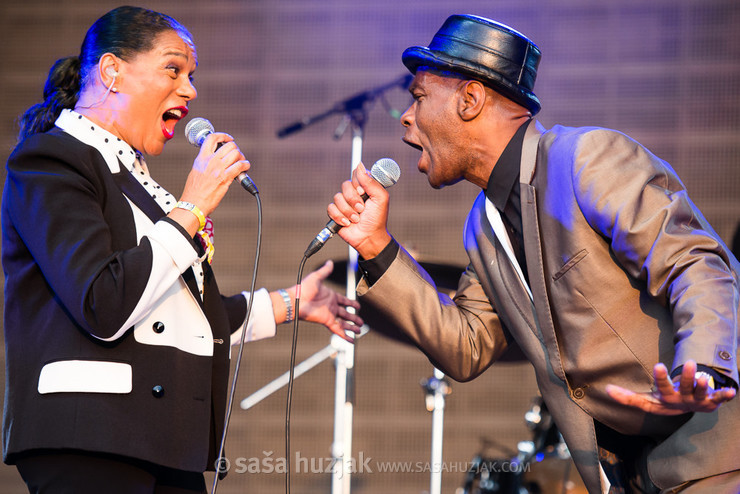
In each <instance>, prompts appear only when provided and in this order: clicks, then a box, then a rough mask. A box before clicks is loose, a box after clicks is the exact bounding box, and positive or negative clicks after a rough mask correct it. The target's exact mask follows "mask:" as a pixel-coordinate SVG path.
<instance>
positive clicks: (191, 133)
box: [185, 117, 259, 196]
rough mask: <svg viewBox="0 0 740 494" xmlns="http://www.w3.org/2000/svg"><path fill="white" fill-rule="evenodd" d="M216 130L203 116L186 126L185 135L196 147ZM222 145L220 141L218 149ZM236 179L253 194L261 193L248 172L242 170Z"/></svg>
mask: <svg viewBox="0 0 740 494" xmlns="http://www.w3.org/2000/svg"><path fill="white" fill-rule="evenodd" d="M214 132H216V131H215V129H214V128H213V124H211V122H209V121H208V120H206V119H205V118H201V117H195V118H194V119H192V120H191V121H189V122H188V124H187V125H186V126H185V137H186V138H187V139H188V142H189V143H190V144H192V145H193V146H195V147H201V146H202V145H203V141H205V140H206V137H208V136H209V135H210V134H213V133H214ZM222 145H223V143H222V142H220V143H218V146H217V147H216V149H218V148H219V147H221V146H222ZM234 180H238V181H239V183H240V184H242V187H244V188H245V189H247V191H248V192H249V193H250V194H252V195H253V196H256V195H257V194H259V191H258V190H257V186H256V185H254V182H252V179H251V178H249V175H247V174H246V172H241V173H240V174H239V176H238V177H237V178H235V179H234Z"/></svg>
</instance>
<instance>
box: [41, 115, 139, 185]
mask: <svg viewBox="0 0 740 494" xmlns="http://www.w3.org/2000/svg"><path fill="white" fill-rule="evenodd" d="M55 125H56V126H57V127H59V128H60V129H62V130H63V131H65V132H66V133H67V134H69V135H71V136H72V137H74V138H76V139H78V140H79V141H82V142H84V143H85V144H87V145H88V146H92V147H94V148H95V149H97V150H98V151H100V154H102V155H103V159H105V162H106V163H107V164H108V168H110V171H111V173H118V172H119V171H120V164H121V163H122V164H123V166H124V167H125V168H126V169H127V170H129V171H131V170H133V168H134V161H135V160H136V151H135V150H134V149H133V148H132V147H131V146H129V145H128V144H127V143H126V142H125V141H123V140H121V138H119V137H116V136H114V135H113V134H111V133H110V132H108V131H107V130H105V129H103V128H102V127H100V126H99V125H97V124H94V123H93V122H92V121H90V120H89V119H88V118H87V117H85V116H84V115H80V114H79V113H77V112H76V111H74V110H68V109H65V110H62V113H61V115H59V118H58V119H57V121H56V123H55Z"/></svg>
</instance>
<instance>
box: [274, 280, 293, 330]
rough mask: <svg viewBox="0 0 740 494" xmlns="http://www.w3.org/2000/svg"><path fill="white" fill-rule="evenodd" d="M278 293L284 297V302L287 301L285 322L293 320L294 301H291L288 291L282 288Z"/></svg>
mask: <svg viewBox="0 0 740 494" xmlns="http://www.w3.org/2000/svg"><path fill="white" fill-rule="evenodd" d="M278 293H279V294H280V296H281V297H283V302H285V322H290V321H292V320H293V302H291V301H290V295H288V292H286V291H285V290H283V289H282V288H281V289H280V290H278Z"/></svg>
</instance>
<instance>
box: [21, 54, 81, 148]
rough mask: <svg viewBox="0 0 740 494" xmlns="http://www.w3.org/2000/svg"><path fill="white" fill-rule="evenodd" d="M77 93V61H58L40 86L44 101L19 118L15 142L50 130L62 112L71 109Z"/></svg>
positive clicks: (78, 87)
mask: <svg viewBox="0 0 740 494" xmlns="http://www.w3.org/2000/svg"><path fill="white" fill-rule="evenodd" d="M79 93H80V59H79V58H78V57H76V56H73V57H66V58H60V59H59V60H57V61H56V62H55V63H54V65H53V66H52V67H51V70H49V77H48V78H47V79H46V85H45V86H44V101H42V102H41V103H38V104H35V105H33V106H32V107H30V108H29V109H28V110H26V112H25V113H24V114H23V115H22V116H21V117H20V119H19V124H20V131H19V133H18V141H19V142H20V141H22V140H24V139H25V138H26V137H28V136H30V135H32V134H37V133H40V132H46V131H47V130H49V129H51V128H52V127H53V126H54V122H56V120H57V118H58V117H59V114H60V113H61V112H62V110H64V109H65V108H70V109H71V108H74V107H75V104H76V103H77V99H78V98H79Z"/></svg>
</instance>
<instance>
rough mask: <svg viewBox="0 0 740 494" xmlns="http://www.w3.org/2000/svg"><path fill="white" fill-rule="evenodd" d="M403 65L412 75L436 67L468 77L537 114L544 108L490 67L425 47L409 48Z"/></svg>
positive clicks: (404, 54)
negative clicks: (421, 68)
mask: <svg viewBox="0 0 740 494" xmlns="http://www.w3.org/2000/svg"><path fill="white" fill-rule="evenodd" d="M401 60H402V61H403V64H404V65H405V66H406V68H408V69H409V70H410V71H411V73H412V74H416V70H417V69H418V68H419V67H425V66H428V67H434V68H436V69H441V70H448V71H450V72H456V73H459V74H462V75H468V76H470V77H472V78H473V79H476V80H480V81H481V82H483V83H485V84H487V85H489V86H490V87H491V88H492V89H494V90H495V91H498V92H500V93H501V94H503V95H504V96H506V97H507V98H509V99H511V100H512V101H514V102H516V103H519V104H520V105H522V106H524V107H525V108H526V109H528V110H529V111H531V112H532V114H533V115H534V114H536V113H537V112H539V111H540V109H541V108H542V105H541V104H540V100H539V99H538V98H537V96H536V95H535V94H534V93H533V92H531V91H526V90H522V89H521V88H519V87H516V86H513V85H512V84H511V83H509V82H508V81H507V80H506V79H505V78H504V77H503V76H502V75H501V74H499V73H497V72H496V71H494V70H491V69H490V68H488V67H485V66H483V65H479V64H476V63H472V62H468V61H464V60H460V59H457V58H453V57H450V56H449V55H447V54H445V53H442V52H438V51H433V50H430V49H429V48H427V47H424V46H412V47H411V48H407V49H406V50H405V51H404V52H403V55H402V56H401Z"/></svg>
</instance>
